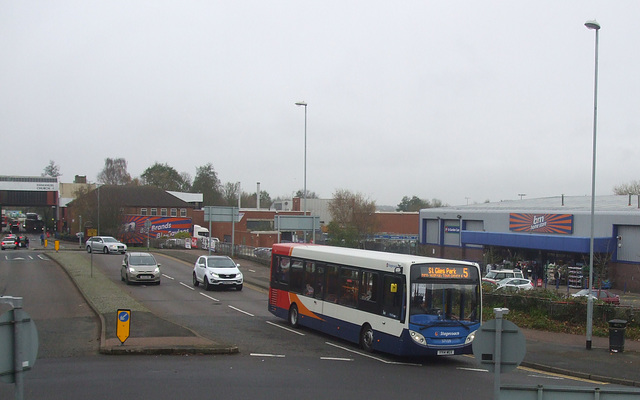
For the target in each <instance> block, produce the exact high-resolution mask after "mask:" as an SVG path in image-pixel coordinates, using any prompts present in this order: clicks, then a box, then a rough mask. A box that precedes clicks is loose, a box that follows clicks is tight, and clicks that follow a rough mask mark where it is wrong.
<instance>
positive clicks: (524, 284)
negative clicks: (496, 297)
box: [496, 278, 533, 290]
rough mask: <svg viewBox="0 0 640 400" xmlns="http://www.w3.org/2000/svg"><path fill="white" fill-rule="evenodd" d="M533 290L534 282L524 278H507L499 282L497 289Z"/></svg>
mask: <svg viewBox="0 0 640 400" xmlns="http://www.w3.org/2000/svg"><path fill="white" fill-rule="evenodd" d="M505 289H510V290H532V289H533V283H532V282H531V281H530V280H529V279H524V278H505V279H503V280H501V281H499V282H498V286H497V287H496V290H505Z"/></svg>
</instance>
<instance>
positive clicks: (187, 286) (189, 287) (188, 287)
mask: <svg viewBox="0 0 640 400" xmlns="http://www.w3.org/2000/svg"><path fill="white" fill-rule="evenodd" d="M180 284H181V285H182V286H184V287H186V288H187V289H189V290H196V289H195V288H192V287H191V286H189V285H187V284H186V283H184V282H180Z"/></svg>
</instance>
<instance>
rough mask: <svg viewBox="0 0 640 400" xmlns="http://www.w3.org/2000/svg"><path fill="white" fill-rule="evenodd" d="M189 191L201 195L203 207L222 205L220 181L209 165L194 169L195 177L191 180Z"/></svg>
mask: <svg viewBox="0 0 640 400" xmlns="http://www.w3.org/2000/svg"><path fill="white" fill-rule="evenodd" d="M191 190H192V192H193V193H202V197H203V203H202V204H203V205H205V206H215V205H221V204H222V192H221V190H220V180H219V179H218V174H217V173H216V171H215V170H214V169H213V165H212V164H211V163H208V164H206V165H203V166H201V167H197V168H196V177H195V178H194V179H193V185H192V186H191Z"/></svg>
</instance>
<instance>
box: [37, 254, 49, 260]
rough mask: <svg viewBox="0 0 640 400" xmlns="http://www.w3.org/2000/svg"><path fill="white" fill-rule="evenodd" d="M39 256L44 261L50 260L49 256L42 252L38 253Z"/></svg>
mask: <svg viewBox="0 0 640 400" xmlns="http://www.w3.org/2000/svg"><path fill="white" fill-rule="evenodd" d="M38 258H39V259H41V260H44V261H49V258H47V257H45V256H43V255H42V254H38Z"/></svg>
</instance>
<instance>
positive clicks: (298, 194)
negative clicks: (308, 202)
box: [294, 189, 320, 199]
mask: <svg viewBox="0 0 640 400" xmlns="http://www.w3.org/2000/svg"><path fill="white" fill-rule="evenodd" d="M294 197H299V198H301V199H302V198H304V189H300V190H298V191H297V192H296V195H295V196H294ZM319 198H320V197H318V195H317V194H316V192H311V191H309V189H307V199H319Z"/></svg>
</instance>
